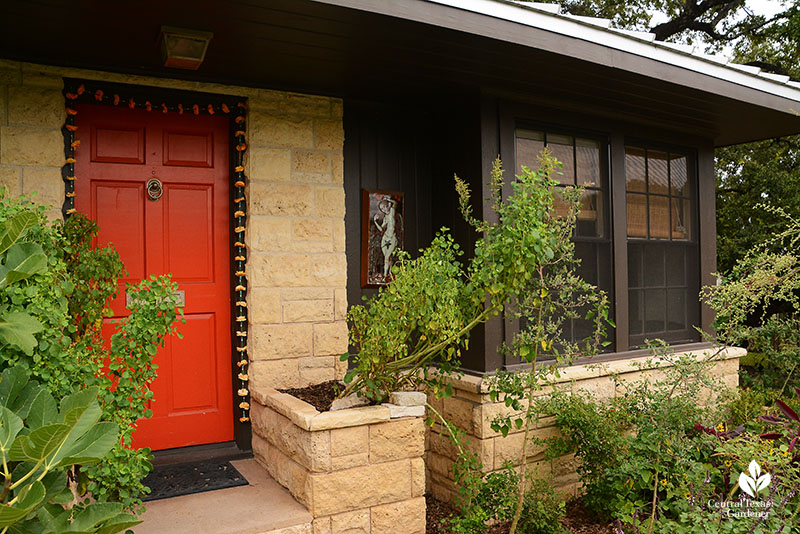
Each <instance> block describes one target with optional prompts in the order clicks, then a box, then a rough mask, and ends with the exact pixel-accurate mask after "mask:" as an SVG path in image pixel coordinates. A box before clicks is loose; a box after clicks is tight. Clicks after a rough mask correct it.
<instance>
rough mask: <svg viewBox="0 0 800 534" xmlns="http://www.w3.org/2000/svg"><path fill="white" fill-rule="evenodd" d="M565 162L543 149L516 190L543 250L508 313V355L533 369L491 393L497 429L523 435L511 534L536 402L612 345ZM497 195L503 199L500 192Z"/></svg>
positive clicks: (496, 382)
mask: <svg viewBox="0 0 800 534" xmlns="http://www.w3.org/2000/svg"><path fill="white" fill-rule="evenodd" d="M559 167H560V164H559V163H558V162H557V161H556V160H555V159H553V158H551V157H550V156H549V153H548V152H547V151H545V152H544V153H543V154H542V155H541V156H540V158H539V168H538V170H536V171H531V170H530V169H528V168H526V167H523V169H522V174H521V175H520V176H518V177H517V178H518V181H517V182H515V183H514V184H512V185H513V186H514V188H515V190H516V191H517V192H519V193H520V194H522V195H523V196H525V198H526V199H528V203H529V204H530V205H531V207H530V208H529V211H530V212H531V214H532V215H525V214H523V213H521V212H519V213H514V215H515V216H519V217H526V216H535V217H538V220H537V225H536V227H535V230H532V233H535V234H536V235H537V237H538V239H539V241H540V243H542V246H539V247H532V249H531V251H530V253H529V256H528V262H529V266H528V268H529V269H531V273H532V276H529V277H527V278H525V279H523V280H522V281H521V283H522V284H523V285H524V288H525V289H524V291H521V292H519V294H520V295H521V298H519V299H517V300H516V301H515V302H514V304H515V305H514V306H513V307H512V310H514V311H513V312H512V313H511V314H510V315H512V316H514V317H517V318H521V319H523V324H524V327H523V328H522V331H521V332H520V333H519V334H518V335H517V336H516V337H515V339H514V341H513V343H512V345H511V346H510V347H505V350H506V352H508V353H511V354H512V355H513V356H517V357H518V358H520V360H521V361H523V362H525V363H527V364H529V366H530V367H529V368H527V369H525V370H523V371H517V372H511V373H510V372H503V371H501V372H498V373H497V375H496V376H494V377H493V378H492V379H491V380H490V381H489V395H490V398H491V399H492V400H493V401H495V402H496V401H502V402H504V403H505V405H506V406H507V407H508V408H509V411H508V412H506V413H503V414H501V415H498V416H497V417H496V418H495V419H494V421H493V422H492V428H493V429H494V430H495V431H498V432H501V433H502V435H503V436H507V435H508V433H509V432H511V431H514V430H522V432H523V438H522V448H521V450H520V453H519V461H518V463H519V466H520V467H519V477H518V480H517V485H516V487H517V503H516V507H515V513H514V515H513V517H512V518H511V530H510V532H511V534H514V532H516V531H517V528H519V527H520V521H521V519H522V514H523V511H524V508H525V502H526V499H527V497H526V493H527V487H528V486H529V485H530V484H531V479H532V475H531V474H530V473H528V470H527V461H528V446H529V443H530V442H531V439H530V437H531V431H532V429H533V428H534V427H535V425H536V423H537V422H538V414H539V413H540V412H539V411H538V409H537V406H536V403H535V402H534V398H535V396H536V394H537V392H539V391H541V390H542V389H543V387H544V386H545V385H546V384H548V383H550V381H551V380H552V379H553V378H557V377H558V376H559V371H558V367H559V366H561V365H568V364H570V363H571V362H572V361H574V359H575V358H577V357H579V356H586V357H590V356H592V355H594V354H596V353H597V351H598V350H599V348H600V347H601V346H604V345H608V343H609V342H607V341H606V340H605V328H606V326H607V325H610V326H612V327H613V326H614V323H613V321H612V320H611V319H610V318H609V316H608V313H609V307H608V300H607V297H606V295H605V294H604V293H603V292H601V291H599V290H598V289H597V288H596V287H595V286H593V285H591V284H589V283H587V282H585V281H584V280H582V279H581V278H580V276H579V275H578V274H577V268H578V266H579V261H578V260H577V259H576V258H575V255H574V244H573V243H572V241H571V237H572V232H573V230H574V227H575V221H576V219H577V215H578V211H579V208H580V198H581V194H582V189H581V188H571V187H568V188H566V189H565V190H564V191H563V193H559V192H557V191H558V189H556V187H555V186H556V185H557V183H558V182H557V181H556V180H554V179H553V178H552V177H551V176H552V174H554V173H556V172H558V171H557V169H558V168H559ZM494 194H495V195H498V196H499V195H500V191H499V190H496V191H495V192H494ZM556 196H559V197H560V198H559V199H558V200H559V201H560V204H562V205H566V207H567V210H566V214H564V215H558V213H557V211H556V210H555V199H556ZM533 214H535V215H533ZM573 319H576V320H583V321H587V322H588V323H589V325H590V331H591V334H590V335H589V336H588V337H587V338H586V339H583V340H572V339H568V338H567V337H566V336H565V335H564V334H563V327H564V324H565V323H566V322H567V321H571V320H573Z"/></svg>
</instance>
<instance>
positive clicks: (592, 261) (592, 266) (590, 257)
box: [575, 242, 605, 285]
mask: <svg viewBox="0 0 800 534" xmlns="http://www.w3.org/2000/svg"><path fill="white" fill-rule="evenodd" d="M598 246H605V245H599V244H598V243H580V242H579V243H575V257H576V258H578V259H580V260H581V263H580V265H579V266H578V268H577V269H576V274H577V275H578V276H580V277H581V278H582V279H583V280H584V281H586V282H588V283H590V284H592V285H597V282H598V279H597V267H598V266H597V247H598Z"/></svg>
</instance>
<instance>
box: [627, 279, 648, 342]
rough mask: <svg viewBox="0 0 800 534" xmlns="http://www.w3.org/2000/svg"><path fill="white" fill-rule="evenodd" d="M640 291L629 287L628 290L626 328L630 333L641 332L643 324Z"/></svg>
mask: <svg viewBox="0 0 800 534" xmlns="http://www.w3.org/2000/svg"><path fill="white" fill-rule="evenodd" d="M642 312H643V306H642V291H641V290H637V289H631V290H629V291H628V329H629V330H630V333H631V334H641V333H642V328H643V326H644V316H643V315H642Z"/></svg>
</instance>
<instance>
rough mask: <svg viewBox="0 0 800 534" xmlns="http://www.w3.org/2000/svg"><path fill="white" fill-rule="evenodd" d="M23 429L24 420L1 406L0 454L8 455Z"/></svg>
mask: <svg viewBox="0 0 800 534" xmlns="http://www.w3.org/2000/svg"><path fill="white" fill-rule="evenodd" d="M22 427H23V424H22V419H21V418H20V417H19V416H18V415H17V414H15V413H14V412H12V411H11V410H9V409H8V408H6V407H5V406H0V453H2V454H3V456H7V455H8V450H9V449H10V448H11V444H12V443H13V442H14V440H15V439H16V437H17V434H19V431H20V430H22Z"/></svg>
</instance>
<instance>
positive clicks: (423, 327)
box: [341, 157, 574, 400]
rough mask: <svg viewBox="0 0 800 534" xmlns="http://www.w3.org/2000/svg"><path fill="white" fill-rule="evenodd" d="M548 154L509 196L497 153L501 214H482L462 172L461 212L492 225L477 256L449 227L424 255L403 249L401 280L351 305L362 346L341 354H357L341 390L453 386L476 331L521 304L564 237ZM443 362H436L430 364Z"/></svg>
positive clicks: (396, 276) (381, 392)
mask: <svg viewBox="0 0 800 534" xmlns="http://www.w3.org/2000/svg"><path fill="white" fill-rule="evenodd" d="M545 161H547V162H548V163H547V164H546V167H544V168H543V169H542V170H541V171H539V172H536V173H533V172H525V173H523V174H522V175H521V176H518V177H517V180H516V181H514V182H512V183H511V188H512V193H511V195H509V196H508V198H506V199H505V200H503V196H502V188H503V168H502V165H501V163H500V160H499V159H498V160H497V161H495V163H494V165H493V168H492V173H491V185H490V189H491V211H492V212H493V213H492V216H490V217H487V219H489V220H491V221H495V222H489V220H484V221H479V220H477V219H475V218H474V216H473V215H472V210H471V206H470V191H469V188H468V187H467V185H466V183H464V182H463V181H462V180H460V179H459V178H458V177H456V178H455V179H456V191H457V192H458V195H459V204H460V208H461V211H462V214H463V215H464V217H465V218H466V219H467V221H468V222H469V223H470V224H471V225H472V226H473V227H474V228H475V229H476V230H477V231H479V232H481V233H482V234H483V237H482V238H481V239H479V240H478V241H477V243H476V244H475V253H474V255H473V257H472V259H471V260H470V261H469V263H468V265H467V266H466V268H465V267H464V266H462V264H461V263H460V262H459V261H458V258H459V257H460V256H461V254H462V252H461V250H460V249H459V247H458V245H457V244H456V243H455V242H454V241H453V238H452V237H451V236H450V235H449V234H448V233H447V230H446V229H442V230H441V231H440V232H439V233H438V234H437V236H436V238H435V239H434V240H433V242H432V244H431V246H430V247H428V248H427V249H425V250H422V251H421V254H420V256H419V257H418V258H415V259H411V258H410V257H409V256H408V255H407V254H404V253H399V254H398V260H397V261H396V262H395V264H394V266H393V267H392V276H393V281H392V283H391V284H390V285H389V286H387V287H383V288H381V289H380V290H379V292H378V294H377V295H376V296H375V297H373V298H372V299H370V300H369V302H368V303H367V304H366V305H359V306H353V307H352V308H351V309H350V311H349V312H348V319H349V321H350V323H351V328H350V344H351V346H353V347H354V348H355V351H356V352H355V354H353V355H349V354H345V355H344V356H342V359H343V360H347V359H348V358H350V357H352V358H354V360H355V366H354V368H353V369H351V370H350V371H349V372H348V373H347V375H346V377H345V382H347V383H348V386H347V387H346V388H345V389H344V391H343V392H342V393H341V395H342V396H344V395H348V394H351V393H357V394H359V395H363V396H366V397H368V398H370V399H375V400H380V399H383V398H384V397H385V396H386V395H387V394H388V393H389V392H391V391H392V390H394V389H399V388H402V387H408V386H411V387H421V386H423V385H424V386H425V387H426V388H427V389H429V390H431V391H433V392H434V393H437V392H439V391H442V392H444V393H445V394H447V393H448V391H449V389H448V388H449V386H448V385H447V384H446V383H445V382H446V381H444V380H442V378H443V377H444V376H446V375H448V374H450V373H451V372H452V371H453V370H454V369H457V367H458V362H459V357H460V351H461V348H462V347H466V346H467V344H468V335H469V332H470V331H471V330H472V329H473V328H474V327H475V326H477V325H478V324H481V323H483V322H485V321H487V320H488V319H489V318H490V317H492V316H494V315H497V314H498V313H500V312H501V311H502V310H503V309H508V308H509V307H511V308H513V307H514V306H516V305H519V304H522V303H523V301H525V300H526V298H527V296H526V295H527V292H528V291H529V290H530V287H531V280H532V279H534V278H535V277H537V276H539V275H540V271H541V268H542V266H543V265H546V264H549V263H551V262H552V261H551V260H553V258H554V257H555V254H556V250H557V249H559V248H560V247H561V246H562V243H561V241H560V240H561V239H563V237H564V231H563V230H564V227H563V225H559V226H558V228H559V230H561V231H558V232H554V231H553V230H552V222H553V221H555V220H558V219H557V218H555V217H554V216H552V214H551V213H552V211H553V200H552V198H553V197H552V195H553V193H552V192H551V191H550V187H551V186H553V184H555V182H554V181H553V180H550V179H549V177H548V176H549V173H550V172H552V171H553V169H554V168H555V160H552V158H549V157H548V159H546V160H545ZM573 222H574V220H573ZM567 235H568V233H567ZM567 241H568V239H567ZM434 363H435V364H436V365H437V369H436V370H433V371H431V370H430V366H431V365H432V364H434Z"/></svg>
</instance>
